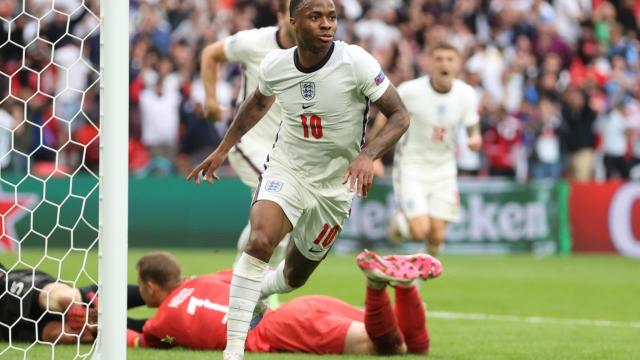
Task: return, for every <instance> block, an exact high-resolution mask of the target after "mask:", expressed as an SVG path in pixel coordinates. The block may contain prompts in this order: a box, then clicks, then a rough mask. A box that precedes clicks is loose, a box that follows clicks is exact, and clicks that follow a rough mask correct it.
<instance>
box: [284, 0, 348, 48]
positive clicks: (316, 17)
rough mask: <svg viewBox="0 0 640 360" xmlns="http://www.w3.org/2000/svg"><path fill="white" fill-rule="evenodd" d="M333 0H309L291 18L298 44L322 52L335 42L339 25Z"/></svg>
mask: <svg viewBox="0 0 640 360" xmlns="http://www.w3.org/2000/svg"><path fill="white" fill-rule="evenodd" d="M337 19H338V17H337V14H336V6H335V5H334V4H333V0H308V1H306V2H305V3H304V4H303V5H301V6H300V7H299V8H298V11H297V12H296V16H295V18H292V19H291V24H292V25H293V27H294V29H295V32H296V41H297V43H298V46H299V47H301V48H304V49H305V50H309V51H311V52H313V53H321V52H323V51H324V50H326V49H328V48H329V47H330V46H331V44H332V43H333V39H334V37H335V34H336V29H337V26H338V20H337Z"/></svg>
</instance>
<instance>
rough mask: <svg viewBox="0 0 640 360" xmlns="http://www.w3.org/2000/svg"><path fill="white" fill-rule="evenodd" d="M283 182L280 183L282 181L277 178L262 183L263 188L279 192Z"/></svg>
mask: <svg viewBox="0 0 640 360" xmlns="http://www.w3.org/2000/svg"><path fill="white" fill-rule="evenodd" d="M283 185H284V184H283V183H282V181H279V180H269V181H267V183H266V184H265V185H264V189H265V190H266V191H267V192H280V190H282V186H283Z"/></svg>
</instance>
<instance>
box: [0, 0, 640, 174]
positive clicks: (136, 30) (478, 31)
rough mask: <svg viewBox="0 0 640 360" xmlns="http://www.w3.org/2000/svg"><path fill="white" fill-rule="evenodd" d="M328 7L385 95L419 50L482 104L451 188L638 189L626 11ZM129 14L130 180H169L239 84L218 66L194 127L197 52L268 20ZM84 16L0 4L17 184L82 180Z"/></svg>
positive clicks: (636, 10)
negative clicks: (473, 148) (630, 184)
mask: <svg viewBox="0 0 640 360" xmlns="http://www.w3.org/2000/svg"><path fill="white" fill-rule="evenodd" d="M103 1H105V0H103ZM335 3H336V5H337V6H338V9H339V31H338V34H337V37H338V39H340V40H344V41H347V42H350V43H356V44H359V45H361V46H362V47H364V48H366V49H367V50H369V51H370V52H371V53H372V54H373V55H374V56H375V57H376V58H377V59H378V60H379V61H380V63H381V64H382V66H383V68H384V70H385V72H386V73H387V76H388V77H389V78H390V79H391V81H392V82H393V83H394V84H396V85H398V84H400V83H401V82H403V81H406V80H410V79H413V78H415V77H417V76H419V75H420V74H423V73H424V72H425V71H426V69H427V66H428V64H427V63H426V61H425V60H426V58H425V56H424V54H425V52H424V50H425V48H426V47H428V45H429V44H430V43H434V42H436V41H438V40H448V41H450V42H452V43H453V44H454V45H455V46H457V47H458V48H459V49H460V52H461V54H462V56H463V59H464V65H463V71H462V73H461V74H460V78H461V79H463V80H464V81H466V82H468V83H470V84H471V85H473V86H474V87H475V89H476V91H477V93H478V96H479V97H480V99H481V101H480V108H479V109H478V111H479V113H480V116H481V124H482V130H483V134H484V147H483V151H482V152H481V153H480V154H477V153H472V152H470V151H469V150H468V149H465V148H464V147H460V148H459V151H458V160H459V168H460V171H461V173H462V174H467V175H474V176H475V175H478V176H503V177H507V178H515V179H518V180H521V181H526V180H528V179H534V178H536V179H537V178H550V179H556V178H561V177H564V178H570V179H575V180H580V181H583V180H589V179H592V178H594V177H595V178H596V179H599V180H602V179H605V178H630V177H634V178H640V166H638V167H635V168H634V166H636V165H638V164H640V101H639V100H638V99H639V98H640V58H639V56H640V54H639V51H640V26H639V24H640V1H639V0H609V1H605V0H547V1H545V0H335ZM23 7H25V10H26V12H22V9H23ZM130 8H131V12H130V18H129V26H130V29H131V30H130V31H131V41H130V69H129V79H130V143H129V145H130V150H129V152H130V170H131V172H132V174H133V175H135V176H152V175H167V174H174V173H178V174H184V173H185V172H187V171H189V170H190V168H191V167H192V166H193V165H194V164H195V163H197V162H199V161H200V160H201V159H202V158H203V157H204V156H206V154H208V153H209V152H210V151H211V150H212V149H213V148H214V147H215V146H216V144H217V143H218V142H219V140H220V138H221V135H222V134H224V131H225V129H226V126H227V123H228V120H229V119H230V118H231V116H232V114H233V109H234V108H235V106H236V105H237V104H235V101H234V99H235V95H236V94H237V92H238V89H239V87H240V84H241V76H240V74H241V68H240V67H239V66H234V65H227V66H225V68H224V69H223V72H222V73H221V74H222V75H221V77H220V78H221V81H220V82H219V84H218V100H219V101H220V102H221V103H222V104H224V105H225V106H226V109H227V110H228V111H227V112H226V114H225V118H226V119H225V120H223V121H220V122H217V123H211V122H209V121H207V120H206V119H205V118H204V115H203V111H202V102H203V100H204V90H203V86H202V82H201V81H200V79H199V66H200V52H201V50H202V49H203V47H204V46H206V45H208V44H210V43H212V42H214V41H216V40H218V39H222V38H224V37H226V36H228V35H230V34H233V33H235V32H237V31H240V30H244V29H250V28H253V27H262V26H269V25H275V23H276V16H275V10H276V6H275V4H274V2H273V1H271V0H252V1H249V0H131V2H130ZM97 16H99V10H98V0H84V1H81V0H55V1H54V5H52V4H51V0H32V1H27V2H26V4H23V3H22V1H17V0H0V17H1V18H2V20H1V22H0V46H1V47H0V72H1V73H2V74H0V101H2V103H0V166H1V167H2V171H25V169H26V168H27V166H28V165H29V163H30V164H31V167H32V168H37V166H41V167H43V170H42V171H44V172H45V173H46V171H47V169H48V168H50V167H53V168H58V169H59V170H60V169H63V171H64V172H69V173H72V172H75V171H76V170H77V169H86V170H88V171H92V170H94V169H95V168H96V165H97V130H96V129H97V126H98V120H99V119H98V115H99V111H98V106H99V103H98V101H97V95H98V90H99V89H98V84H97V83H96V79H97V77H98V72H97V71H96V69H97V68H98V64H99V49H98V47H99V38H98V35H99V34H98V29H97V24H98V22H97ZM38 25H39V26H38ZM38 28H39V30H38ZM67 29H68V31H67ZM52 60H53V61H52ZM25 104H26V106H25ZM374 116H375V110H374V111H373V112H372V113H371V114H370V117H371V118H373V117H374ZM23 119H27V120H28V121H23ZM464 136H465V134H464V131H461V132H460V137H461V139H463V138H464ZM459 143H461V144H464V141H460V142H459ZM25 155H32V156H31V157H30V159H27V157H26V156H25ZM391 156H392V155H388V156H386V157H385V159H384V160H385V163H386V164H387V165H390V164H391V161H392V160H391ZM47 164H48V165H47ZM229 171H230V170H229Z"/></svg>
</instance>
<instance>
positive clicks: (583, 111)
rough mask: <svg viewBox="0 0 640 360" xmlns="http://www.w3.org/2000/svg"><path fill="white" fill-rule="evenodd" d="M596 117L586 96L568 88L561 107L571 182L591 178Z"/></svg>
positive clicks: (576, 89)
mask: <svg viewBox="0 0 640 360" xmlns="http://www.w3.org/2000/svg"><path fill="white" fill-rule="evenodd" d="M596 116H597V113H596V111H595V110H594V109H593V106H592V104H589V103H588V102H587V98H586V95H585V94H584V93H583V92H582V91H581V90H580V89H578V88H576V87H572V88H569V89H568V91H567V93H566V94H565V102H564V104H563V106H562V119H563V121H564V124H565V126H566V127H567V131H566V136H565V139H564V142H565V143H566V144H567V151H568V153H569V177H570V178H571V179H573V180H577V181H587V180H589V179H591V177H592V176H593V161H594V149H595V145H596V144H595V141H596V138H595V132H594V129H593V127H594V123H595V121H596Z"/></svg>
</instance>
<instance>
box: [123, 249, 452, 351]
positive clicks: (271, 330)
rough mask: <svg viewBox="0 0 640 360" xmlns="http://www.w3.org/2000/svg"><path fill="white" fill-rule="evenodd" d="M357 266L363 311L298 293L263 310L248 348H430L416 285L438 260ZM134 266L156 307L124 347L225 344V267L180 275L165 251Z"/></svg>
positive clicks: (369, 260)
mask: <svg viewBox="0 0 640 360" xmlns="http://www.w3.org/2000/svg"><path fill="white" fill-rule="evenodd" d="M357 264H358V266H359V267H360V269H362V270H363V272H364V273H365V276H366V277H367V280H368V281H367V284H368V285H367V290H366V300H365V309H364V311H363V310H361V309H359V308H356V307H354V306H352V305H349V304H347V303H345V302H343V301H340V300H338V299H335V298H332V297H328V296H302V297H298V298H296V299H294V300H291V301H289V302H287V303H286V304H284V305H282V306H281V307H280V308H278V309H277V310H273V311H271V310H269V311H267V312H266V314H265V315H264V317H263V318H262V321H261V322H260V323H258V325H257V326H256V327H255V328H254V329H252V330H251V331H250V332H249V335H248V338H247V350H248V351H253V352H303V353H315V354H369V355H371V354H404V353H407V352H409V353H426V352H428V350H429V333H428V330H427V327H426V314H425V309H424V306H423V304H422V299H421V298H420V294H419V292H418V290H417V289H416V287H415V286H414V283H415V281H416V280H427V279H430V278H434V277H437V276H439V275H440V273H441V271H442V266H441V264H440V262H439V261H438V260H436V259H435V258H432V257H430V256H429V255H425V254H418V255H412V256H386V257H381V256H378V255H376V254H375V253H373V252H369V251H364V252H362V253H361V254H360V255H358V258H357ZM136 268H137V270H138V285H139V287H140V294H141V295H142V299H143V300H144V302H145V303H146V304H147V306H149V307H157V308H158V311H157V313H156V315H155V316H154V317H152V318H150V319H148V320H142V321H139V322H138V323H137V324H136V323H135V322H133V321H130V322H129V325H128V326H129V327H130V329H129V330H128V334H127V344H128V345H129V346H131V347H162V348H168V347H172V346H183V347H186V348H192V349H212V350H223V349H224V348H225V345H226V344H225V341H226V340H225V339H226V323H227V310H228V307H227V305H228V296H229V286H230V281H231V276H232V273H231V271H230V270H227V271H221V272H217V273H214V274H211V275H203V276H199V277H196V278H193V279H187V280H185V279H183V278H182V275H181V271H180V265H179V264H178V262H177V261H176V259H175V258H174V257H173V256H172V255H170V254H168V253H165V252H154V253H150V254H147V255H145V256H143V257H142V258H140V260H139V261H138V263H137V265H136ZM389 285H392V286H394V287H395V288H396V291H395V297H396V307H395V309H394V308H393V307H392V306H391V303H390V299H389V295H388V294H387V290H386V287H387V286H389ZM247 320H250V319H247ZM131 328H135V329H131Z"/></svg>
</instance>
